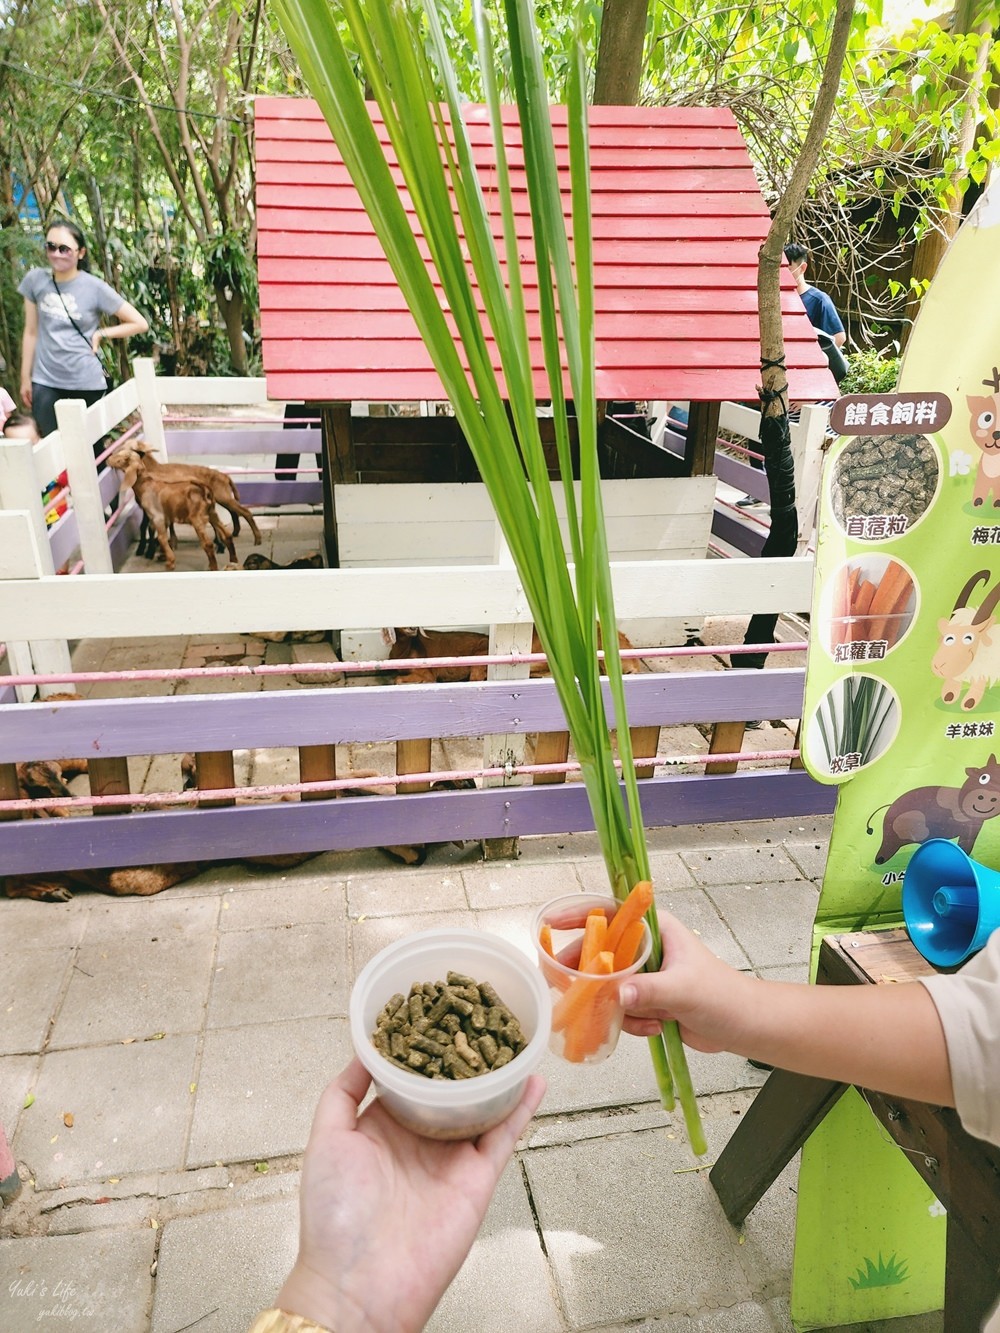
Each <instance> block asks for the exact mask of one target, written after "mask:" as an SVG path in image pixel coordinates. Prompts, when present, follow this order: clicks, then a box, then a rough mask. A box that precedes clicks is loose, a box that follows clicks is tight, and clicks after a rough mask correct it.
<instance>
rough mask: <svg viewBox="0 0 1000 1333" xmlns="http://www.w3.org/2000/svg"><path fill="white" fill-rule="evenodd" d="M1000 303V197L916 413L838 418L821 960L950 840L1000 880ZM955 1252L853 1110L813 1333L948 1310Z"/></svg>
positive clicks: (835, 1175)
mask: <svg viewBox="0 0 1000 1333" xmlns="http://www.w3.org/2000/svg"><path fill="white" fill-rule="evenodd" d="M998 281H1000V187H998V186H994V187H993V188H992V189H991V190H989V191H988V192H987V193H986V194H984V195H983V196H982V197H981V198H980V200H979V201H978V203H977V204H976V206H975V207H974V209H973V210H972V212H971V214H970V216H969V217H968V219H967V220H966V222H965V223H964V225H963V226H962V228H961V229H960V231H959V233H958V235H957V236H956V238H955V240H954V241H953V242H952V244H951V246H950V248H949V250H948V252H947V254H946V256H945V259H944V261H943V263H942V265H941V268H940V269H939V271H938V274H937V276H936V277H935V279H934V281H933V283H932V285H931V287H930V290H929V291H928V293H927V295H926V297H925V298H924V302H923V305H922V307H921V311H920V315H919V318H918V320H917V322H916V325H915V326H914V330H913V333H912V336H911V339H910V343H909V346H908V347H907V350H906V355H905V357H904V361H903V366H902V369H901V373H900V380H899V384H898V386H897V392H896V393H894V394H886V395H881V396H879V397H876V396H875V395H863V396H862V395H859V396H858V397H857V399H851V398H844V399H841V400H840V401H839V403H838V404H837V407H836V414H835V417H834V419H835V421H836V423H837V429H839V430H841V431H842V432H843V433H842V434H841V435H840V437H839V438H838V439H837V440H836V441H835V442H834V443H833V444H832V445H831V448H830V450H829V453H828V456H827V460H826V466H825V469H824V475H823V481H822V485H821V498H820V515H819V526H818V540H817V553H816V579H815V585H814V596H813V606H812V636H811V643H810V649H809V664H808V668H807V673H806V697H805V705H804V711H803V720H802V751H803V759H804V762H805V764H806V767H807V768H808V769H809V771H810V773H812V775H813V777H815V778H816V779H817V780H818V781H820V782H825V783H834V784H837V785H838V787H839V791H838V796H837V808H836V813H835V815H834V823H833V832H832V836H831V840H830V851H829V856H828V860H827V866H826V872H825V876H824V881H823V888H822V891H821V894H820V901H819V907H818V911H817V916H816V924H815V934H814V943H815V945H816V947H817V948H818V944H819V941H820V940H821V939H822V937H823V936H824V935H829V934H835V933H842V932H847V931H855V930H860V929H864V928H866V927H876V926H898V925H901V924H902V923H903V915H902V890H903V880H904V876H905V874H906V869H907V866H908V864H909V862H910V859H911V858H912V856H913V855H914V853H915V852H916V851H917V849H918V848H920V847H922V846H923V845H924V844H925V843H926V842H928V841H929V840H930V839H932V838H938V839H944V840H946V841H948V842H951V843H952V844H953V845H954V847H955V849H956V853H955V855H956V857H959V858H960V852H964V853H966V854H967V855H968V856H970V857H973V858H974V859H975V860H976V861H977V862H979V863H981V864H983V865H985V866H987V867H991V868H993V869H998V868H1000V731H998V724H1000V303H997V302H992V303H990V302H985V303H984V301H983V299H982V294H983V292H984V291H988V290H993V286H994V284H995V283H996V282H998ZM972 311H975V312H976V314H975V317H974V318H973V317H970V312H972ZM959 849H960V851H959ZM834 1181H840V1182H848V1183H849V1188H845V1189H842V1190H838V1189H835V1188H833V1182H834ZM944 1244H945V1218H944V1215H943V1210H942V1209H941V1207H940V1205H939V1204H938V1203H937V1201H936V1200H935V1198H934V1196H933V1194H931V1192H930V1191H929V1190H928V1189H927V1187H926V1186H925V1185H924V1184H923V1183H922V1182H921V1181H920V1179H919V1178H918V1176H917V1175H916V1173H915V1172H913V1171H912V1170H911V1169H910V1167H909V1165H908V1164H907V1163H906V1161H905V1158H904V1157H903V1154H902V1153H901V1152H900V1151H899V1149H898V1148H896V1147H895V1146H890V1145H889V1144H888V1143H887V1142H885V1141H884V1135H881V1134H880V1132H879V1129H878V1127H877V1124H876V1122H875V1121H874V1119H873V1118H872V1116H871V1114H870V1112H869V1111H868V1108H867V1107H866V1106H865V1105H864V1102H863V1101H862V1099H861V1097H860V1096H859V1095H858V1094H855V1093H848V1095H847V1096H845V1098H844V1099H843V1101H842V1102H841V1103H840V1104H839V1105H838V1108H837V1113H836V1115H831V1116H828V1117H827V1119H826V1120H825V1121H824V1123H823V1124H822V1125H821V1126H820V1128H819V1130H818V1131H817V1132H816V1133H815V1134H813V1135H812V1137H811V1138H810V1140H809V1142H808V1143H807V1144H806V1147H805V1149H804V1151H803V1157H802V1166H801V1170H800V1176H799V1199H798V1227H797V1233H796V1265H795V1273H794V1275H793V1283H792V1317H793V1320H794V1322H795V1324H796V1327H799V1328H813V1327H826V1326H830V1325H837V1324H854V1323H862V1322H864V1321H867V1320H873V1319H888V1318H891V1317H894V1316H901V1315H906V1314H917V1313H920V1312H922V1311H926V1310H935V1309H940V1308H941V1305H942V1301H943V1280H944V1278H943V1275H944ZM861 1274H864V1275H866V1276H865V1281H864V1282H860V1283H859V1275H861ZM873 1275H874V1276H873Z"/></svg>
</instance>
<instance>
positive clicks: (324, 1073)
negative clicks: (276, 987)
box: [187, 1018, 351, 1166]
mask: <svg viewBox="0 0 1000 1333" xmlns="http://www.w3.org/2000/svg"><path fill="white" fill-rule="evenodd" d="M350 1056H351V1043H350V1036H349V1034H348V1031H347V1022H346V1020H345V1019H342V1018H302V1019H298V1020H296V1021H293V1022H286V1023H261V1024H256V1025H249V1026H246V1027H239V1028H222V1029H218V1030H216V1031H214V1032H208V1033H206V1034H205V1041H204V1050H203V1052H202V1058H201V1068H200V1070H199V1073H198V1086H197V1090H196V1093H195V1105H194V1119H193V1121H192V1125H191V1137H190V1141H189V1144H188V1149H187V1164H188V1166H205V1165H207V1164H209V1163H212V1162H216V1161H225V1162H252V1161H257V1160H259V1159H263V1158H267V1157H279V1156H286V1155H287V1154H289V1153H297V1152H301V1151H302V1149H303V1148H304V1147H305V1143H306V1138H307V1137H308V1134H309V1126H310V1124H311V1123H312V1115H313V1111H314V1110H315V1107H316V1103H317V1101H318V1100H319V1095H320V1093H321V1092H322V1091H323V1089H324V1088H325V1087H326V1085H327V1083H329V1081H330V1079H331V1078H333V1076H334V1075H335V1074H336V1073H337V1072H338V1071H339V1070H340V1069H341V1068H343V1066H344V1065H345V1064H346V1063H347V1061H348V1060H349V1059H350Z"/></svg>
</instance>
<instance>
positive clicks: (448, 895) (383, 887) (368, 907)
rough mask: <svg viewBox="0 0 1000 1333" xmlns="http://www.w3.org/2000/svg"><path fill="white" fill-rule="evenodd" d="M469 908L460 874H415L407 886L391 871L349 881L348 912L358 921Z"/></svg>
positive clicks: (443, 871) (438, 872)
mask: <svg viewBox="0 0 1000 1333" xmlns="http://www.w3.org/2000/svg"><path fill="white" fill-rule="evenodd" d="M468 906H469V902H468V899H467V898H466V895H465V884H464V882H463V876H462V874H461V873H460V872H459V871H453V870H442V869H439V868H434V869H428V870H423V869H420V870H417V869H414V870H411V871H410V872H409V874H408V875H407V876H406V880H405V883H401V882H400V878H399V876H398V875H396V874H393V873H392V872H391V871H388V872H386V871H383V872H381V873H376V874H371V875H351V876H350V878H349V879H348V881H347V910H348V912H349V913H350V915H351V916H352V917H354V918H359V917H370V916H395V915H396V914H397V913H398V912H399V911H400V909H401V908H402V909H403V910H405V911H406V912H407V914H410V913H414V912H461V911H463V910H465V909H466V908H467V907H468Z"/></svg>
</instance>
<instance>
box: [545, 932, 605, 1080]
mask: <svg viewBox="0 0 1000 1333" xmlns="http://www.w3.org/2000/svg"><path fill="white" fill-rule="evenodd" d="M613 968H614V954H612V953H610V952H609V951H608V950H602V951H601V952H600V953H599V954H598V955H597V957H596V958H595V959H593V960H592V962H591V964H590V967H589V969H588V976H589V975H591V974H593V975H594V977H595V979H594V980H583V981H582V984H581V983H577V984H581V993H580V997H579V998H578V999H577V1000H576V1002H575V1004H574V1005H573V1006H572V1015H571V1017H569V1018H568V1019H567V1021H566V1022H565V1023H564V1024H563V1026H564V1027H565V1032H566V1035H565V1039H564V1043H563V1058H564V1059H566V1060H569V1061H572V1062H573V1063H574V1064H578V1063H579V1062H580V1061H581V1060H583V1059H585V1058H586V1056H588V1055H591V1054H593V1052H594V1051H596V1050H598V1049H599V1048H600V1046H601V1043H602V1042H604V1041H606V1040H607V1036H608V1030H609V1027H610V1019H611V1014H612V1012H613V1009H614V1003H613V997H611V996H609V995H608V994H607V989H608V987H607V983H606V982H604V981H603V980H601V979H600V978H601V977H604V976H608V975H610V973H611V971H612V970H613ZM584 987H585V988H586V990H584V989H583V988H584ZM568 1000H569V996H568V994H567V996H566V997H565V999H563V1000H560V1001H559V1004H560V1005H562V1004H564V1003H565V1004H566V1007H567V1011H568V1010H569V1009H570V1005H569V1004H568ZM557 1007H558V1006H557Z"/></svg>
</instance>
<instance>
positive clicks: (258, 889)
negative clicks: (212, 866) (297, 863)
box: [218, 870, 346, 931]
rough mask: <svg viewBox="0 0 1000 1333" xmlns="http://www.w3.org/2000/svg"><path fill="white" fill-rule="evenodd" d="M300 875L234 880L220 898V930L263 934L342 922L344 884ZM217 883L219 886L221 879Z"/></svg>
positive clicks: (273, 874) (270, 874) (272, 874)
mask: <svg viewBox="0 0 1000 1333" xmlns="http://www.w3.org/2000/svg"><path fill="white" fill-rule="evenodd" d="M300 873H301V872H300V871H298V870H295V871H285V872H281V871H278V872H275V871H273V870H271V871H269V872H267V876H266V878H265V877H264V875H263V873H262V872H258V873H257V874H256V875H254V876H248V875H243V876H241V877H240V878H238V879H236V878H235V877H234V880H233V881H232V882H230V883H229V885H228V888H227V889H226V891H225V893H224V894H223V897H222V914H221V916H220V917H219V926H220V928H221V929H222V930H223V931H231V930H264V929H266V928H267V927H269V926H300V925H306V924H309V923H314V924H318V925H321V924H323V923H325V922H343V921H344V919H345V897H346V894H345V890H344V883H343V881H342V880H339V879H334V878H333V877H332V876H331V877H329V878H323V879H315V880H313V879H309V880H300V879H299V875H300ZM275 881H276V882H275ZM218 882H219V883H220V884H221V883H222V880H221V878H220V879H219V881H218Z"/></svg>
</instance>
